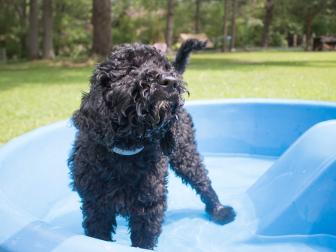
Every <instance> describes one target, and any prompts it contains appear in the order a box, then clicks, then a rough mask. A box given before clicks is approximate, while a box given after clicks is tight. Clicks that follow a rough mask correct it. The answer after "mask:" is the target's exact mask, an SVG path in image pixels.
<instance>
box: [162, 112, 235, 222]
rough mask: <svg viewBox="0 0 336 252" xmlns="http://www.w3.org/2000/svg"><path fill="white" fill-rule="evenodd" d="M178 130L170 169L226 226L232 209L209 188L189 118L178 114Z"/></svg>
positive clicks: (213, 215) (186, 115)
mask: <svg viewBox="0 0 336 252" xmlns="http://www.w3.org/2000/svg"><path fill="white" fill-rule="evenodd" d="M178 127H179V129H178V130H177V133H176V146H175V148H174V150H173V152H172V153H171V154H170V157H169V158H170V167H171V168H172V169H173V171H174V172H175V173H176V175H177V176H179V177H181V178H182V181H183V182H184V183H186V184H189V185H190V186H191V187H192V188H193V189H195V191H196V192H197V194H199V195H200V197H201V200H202V201H203V202H204V204H205V206H206V208H205V209H206V211H207V212H208V213H209V215H210V216H211V217H212V219H213V220H214V221H215V222H217V223H219V224H226V223H229V222H231V221H233V220H234V218H235V212H234V210H233V209H232V207H229V206H223V205H222V204H221V203H220V202H219V199H218V196H217V194H216V192H215V190H214V189H213V188H212V186H211V181H210V179H209V177H208V171H207V170H206V168H205V167H204V165H203V163H202V160H201V157H200V154H199V153H198V151H197V145H196V140H195V135H194V130H193V123H192V119H191V116H190V115H189V114H188V113H186V112H182V113H181V114H180V123H179V126H178Z"/></svg>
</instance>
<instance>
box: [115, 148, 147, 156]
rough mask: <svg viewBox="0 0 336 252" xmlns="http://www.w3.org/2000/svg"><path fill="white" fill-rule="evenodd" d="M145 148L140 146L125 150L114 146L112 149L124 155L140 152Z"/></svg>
mask: <svg viewBox="0 0 336 252" xmlns="http://www.w3.org/2000/svg"><path fill="white" fill-rule="evenodd" d="M143 149H144V147H140V148H137V149H134V150H125V149H120V148H118V147H113V148H112V151H113V152H114V153H117V154H119V155H122V156H132V155H135V154H138V153H139V152H141V151H142V150H143Z"/></svg>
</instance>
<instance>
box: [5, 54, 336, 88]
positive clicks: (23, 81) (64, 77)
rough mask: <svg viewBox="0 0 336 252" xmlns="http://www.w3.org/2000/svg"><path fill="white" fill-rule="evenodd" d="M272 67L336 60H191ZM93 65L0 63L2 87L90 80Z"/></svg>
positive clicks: (199, 64)
mask: <svg viewBox="0 0 336 252" xmlns="http://www.w3.org/2000/svg"><path fill="white" fill-rule="evenodd" d="M259 67H260V68H271V67H287V68H295V67H307V68H318V69H320V68H330V67H336V60H307V59H303V60H285V61H282V60H278V61H277V60H276V59H275V60H266V61H265V60H264V61H263V60H256V61H253V58H252V55H251V60H247V61H246V60H237V59H227V58H213V57H211V56H210V57H209V56H206V55H202V56H201V57H194V58H192V59H191V61H190V66H189V69H190V70H200V71H202V70H203V71H207V70H220V71H226V70H236V71H244V72H246V71H256V70H258V68H259ZM93 68H94V66H85V67H71V66H69V67H66V66H64V65H52V64H44V63H43V61H38V62H32V63H30V62H24V63H10V64H5V65H1V66H0V91H1V90H8V89H10V88H13V87H16V86H22V85H37V84H38V85H67V84H75V85H77V84H78V85H82V84H88V83H89V78H90V76H91V74H92V71H93Z"/></svg>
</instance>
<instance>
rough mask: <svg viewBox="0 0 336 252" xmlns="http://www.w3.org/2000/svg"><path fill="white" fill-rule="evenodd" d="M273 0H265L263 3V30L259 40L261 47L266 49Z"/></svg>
mask: <svg viewBox="0 0 336 252" xmlns="http://www.w3.org/2000/svg"><path fill="white" fill-rule="evenodd" d="M273 7H274V4H273V0H266V3H265V16H264V29H263V33H262V38H261V46H262V47H264V48H266V47H268V40H269V32H270V26H271V23H272V18H273Z"/></svg>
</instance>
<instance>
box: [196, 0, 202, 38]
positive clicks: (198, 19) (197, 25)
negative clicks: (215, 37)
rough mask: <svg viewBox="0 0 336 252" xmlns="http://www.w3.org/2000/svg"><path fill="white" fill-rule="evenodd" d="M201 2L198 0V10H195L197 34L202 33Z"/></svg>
mask: <svg viewBox="0 0 336 252" xmlns="http://www.w3.org/2000/svg"><path fill="white" fill-rule="evenodd" d="M201 2H202V0H196V6H195V7H196V10H195V33H196V34H197V33H200V30H201V13H200V10H201Z"/></svg>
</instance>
